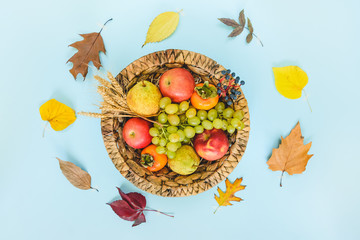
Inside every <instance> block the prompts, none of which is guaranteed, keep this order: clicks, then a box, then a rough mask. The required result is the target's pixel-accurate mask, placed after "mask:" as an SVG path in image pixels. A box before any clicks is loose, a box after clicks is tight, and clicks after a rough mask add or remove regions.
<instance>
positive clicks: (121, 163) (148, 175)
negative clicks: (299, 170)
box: [101, 49, 250, 197]
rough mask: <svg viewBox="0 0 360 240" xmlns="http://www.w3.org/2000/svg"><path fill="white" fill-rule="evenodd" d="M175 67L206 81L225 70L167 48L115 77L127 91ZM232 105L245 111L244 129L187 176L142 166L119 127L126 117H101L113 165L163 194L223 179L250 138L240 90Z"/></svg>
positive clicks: (172, 194)
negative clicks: (218, 154)
mask: <svg viewBox="0 0 360 240" xmlns="http://www.w3.org/2000/svg"><path fill="white" fill-rule="evenodd" d="M175 67H182V68H186V69H188V70H189V71H190V72H191V73H192V74H193V76H194V78H195V82H196V83H198V82H204V81H209V82H210V83H213V84H217V83H218V82H219V80H220V77H221V76H222V75H221V73H220V72H221V71H222V70H225V68H224V67H223V66H221V65H219V64H218V63H217V62H215V61H214V60H212V59H210V58H208V57H206V56H204V55H202V54H199V53H195V52H191V51H186V50H177V49H169V50H165V51H159V52H154V53H151V54H148V55H146V56H143V57H141V58H139V59H138V60H136V61H134V62H132V63H131V64H130V65H129V66H127V67H126V68H124V69H123V70H122V71H121V72H120V73H119V74H118V75H117V76H116V80H118V82H119V83H120V84H121V85H122V86H124V88H125V89H126V91H128V90H129V89H130V88H131V87H132V86H133V85H134V84H135V83H136V82H138V81H142V80H148V81H151V82H153V83H154V84H156V85H158V81H159V78H160V76H161V74H162V73H164V72H165V71H167V70H169V69H171V68H175ZM241 92H242V91H241ZM233 105H234V106H233V107H234V109H235V110H239V109H241V110H243V111H244V113H245V115H244V119H243V122H244V124H245V127H244V129H243V130H240V131H236V134H233V135H232V136H231V137H230V138H229V142H230V144H231V147H230V149H229V151H228V152H227V154H226V155H225V156H224V157H223V158H221V159H220V160H217V161H212V162H210V161H206V160H202V161H201V163H200V166H199V168H198V169H197V170H196V171H195V172H194V173H193V174H191V175H188V176H181V175H179V174H177V173H175V172H173V171H171V169H170V168H168V167H165V168H163V169H162V170H160V171H158V172H150V171H148V170H147V169H146V168H143V167H142V166H141V165H140V163H139V160H140V150H136V149H133V148H131V147H129V146H128V145H127V144H126V143H125V141H124V139H123V137H122V127H123V125H124V122H125V121H126V119H124V118H113V117H112V118H110V117H109V118H103V119H102V120H101V130H102V135H103V139H104V144H105V147H106V150H107V152H108V154H109V157H110V158H111V160H112V161H113V163H114V165H115V167H116V168H117V169H118V170H119V171H120V173H121V174H122V175H123V176H124V177H125V178H126V179H127V180H129V181H130V182H131V183H133V184H134V185H135V186H137V187H138V188H140V189H142V190H144V191H147V192H149V193H152V194H156V195H160V196H163V197H183V196H190V195H195V194H198V193H201V192H204V191H206V190H209V189H210V188H212V187H214V186H215V185H217V184H218V183H220V182H221V181H223V180H224V179H225V178H226V177H227V176H228V175H229V174H230V173H231V172H232V171H233V169H234V168H235V167H236V165H237V164H238V162H239V161H240V159H241V157H242V155H243V154H244V151H245V148H246V145H247V142H248V138H249V131H250V119H249V109H248V105H247V101H246V99H245V96H244V93H243V92H242V94H241V95H240V96H239V97H238V99H237V100H236V102H235V103H234V104H233Z"/></svg>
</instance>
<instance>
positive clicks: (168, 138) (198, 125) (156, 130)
mask: <svg viewBox="0 0 360 240" xmlns="http://www.w3.org/2000/svg"><path fill="white" fill-rule="evenodd" d="M159 105H160V108H161V111H160V113H159V115H158V116H157V121H158V123H160V124H161V125H160V124H154V127H152V128H150V130H149V134H150V135H151V136H152V143H153V144H155V145H156V146H157V148H156V152H157V153H159V154H166V155H167V156H168V158H170V159H173V158H174V157H175V156H176V151H177V150H178V149H179V148H180V147H181V146H182V145H183V144H191V139H192V138H193V137H194V136H195V135H196V134H201V133H202V132H204V131H205V130H211V129H213V128H216V129H222V130H223V131H227V132H228V133H229V134H230V135H231V134H233V133H234V132H235V131H236V130H242V129H243V128H244V123H243V122H242V120H243V118H244V112H243V111H242V110H236V111H234V109H232V108H230V107H227V108H226V106H225V104H224V103H223V102H219V103H218V104H217V105H216V106H215V107H214V108H212V109H210V110H209V111H205V110H196V109H195V108H194V107H193V106H191V105H190V104H189V102H188V101H183V102H181V103H179V104H178V103H172V102H171V99H170V98H169V97H163V98H161V99H160V102H159Z"/></svg>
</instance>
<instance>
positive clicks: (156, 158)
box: [140, 145, 168, 172]
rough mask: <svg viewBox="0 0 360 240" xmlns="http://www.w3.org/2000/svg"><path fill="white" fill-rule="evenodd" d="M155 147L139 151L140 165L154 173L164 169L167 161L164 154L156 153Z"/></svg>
mask: <svg viewBox="0 0 360 240" xmlns="http://www.w3.org/2000/svg"><path fill="white" fill-rule="evenodd" d="M156 148H157V146H156V145H150V146H147V147H146V148H144V149H143V150H142V151H141V160H140V163H141V165H143V166H144V167H146V168H147V169H148V170H149V171H151V172H156V171H159V170H160V169H162V168H163V167H165V165H166V163H167V161H168V159H167V156H166V155H165V154H159V153H157V152H156Z"/></svg>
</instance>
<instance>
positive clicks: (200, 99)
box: [190, 81, 219, 110]
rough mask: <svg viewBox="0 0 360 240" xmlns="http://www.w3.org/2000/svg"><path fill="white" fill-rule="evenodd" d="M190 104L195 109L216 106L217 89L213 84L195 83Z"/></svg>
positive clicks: (207, 108)
mask: <svg viewBox="0 0 360 240" xmlns="http://www.w3.org/2000/svg"><path fill="white" fill-rule="evenodd" d="M190 101H191V105H193V106H194V107H195V108H196V109H200V110H209V109H211V108H213V107H215V106H216V104H217V103H218V101H219V96H218V94H217V89H216V87H215V86H214V85H212V84H209V82H208V81H206V82H205V83H199V84H196V87H195V91H194V93H193V94H192V96H191V99H190Z"/></svg>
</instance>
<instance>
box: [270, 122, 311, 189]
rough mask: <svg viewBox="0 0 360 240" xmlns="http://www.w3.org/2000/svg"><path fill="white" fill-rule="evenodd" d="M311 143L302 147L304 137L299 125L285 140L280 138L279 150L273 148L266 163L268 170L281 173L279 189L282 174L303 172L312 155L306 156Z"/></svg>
mask: <svg viewBox="0 0 360 240" xmlns="http://www.w3.org/2000/svg"><path fill="white" fill-rule="evenodd" d="M310 147H311V142H309V143H308V144H306V145H304V137H303V136H302V135H301V128H300V123H299V122H298V123H297V124H296V126H295V127H294V128H293V129H292V130H291V132H290V134H289V136H287V137H286V138H285V139H284V138H283V137H281V143H280V145H279V148H274V149H273V151H272V155H271V157H270V159H269V161H267V164H268V165H269V168H270V169H271V170H273V171H282V174H281V179H280V187H282V176H283V174H284V172H287V173H288V174H289V175H293V174H300V173H302V172H304V171H305V169H306V165H307V163H308V161H309V159H310V158H311V157H312V156H313V154H310V155H309V154H308V152H309V150H310Z"/></svg>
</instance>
